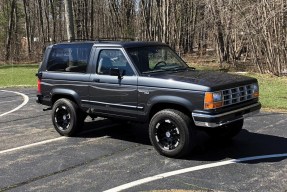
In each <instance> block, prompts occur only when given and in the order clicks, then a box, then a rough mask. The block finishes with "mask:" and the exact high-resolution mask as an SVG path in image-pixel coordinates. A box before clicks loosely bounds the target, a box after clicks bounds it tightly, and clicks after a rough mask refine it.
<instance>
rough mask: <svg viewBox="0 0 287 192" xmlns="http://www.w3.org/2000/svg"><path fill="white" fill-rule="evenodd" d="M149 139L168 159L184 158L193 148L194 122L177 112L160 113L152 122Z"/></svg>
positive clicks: (169, 110)
mask: <svg viewBox="0 0 287 192" xmlns="http://www.w3.org/2000/svg"><path fill="white" fill-rule="evenodd" d="M149 137H150V140H151V143H152V144H153V146H154V148H155V149H156V150H157V151H158V152H159V153H160V154H162V155H164V156H167V157H176V158H179V157H183V156H185V155H187V154H188V153H189V152H190V151H191V149H192V147H193V143H194V139H193V138H194V130H193V126H192V121H191V119H190V118H189V117H188V116H187V115H186V114H184V113H182V112H180V111H177V110H173V109H165V110H162V111H159V112H158V113H156V114H155V115H154V116H153V117H152V119H151V121H150V124H149Z"/></svg>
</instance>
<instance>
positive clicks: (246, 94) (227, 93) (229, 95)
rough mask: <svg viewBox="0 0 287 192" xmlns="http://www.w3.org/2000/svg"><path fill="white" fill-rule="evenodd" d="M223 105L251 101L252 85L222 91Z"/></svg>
mask: <svg viewBox="0 0 287 192" xmlns="http://www.w3.org/2000/svg"><path fill="white" fill-rule="evenodd" d="M222 95H223V105H224V106H227V105H233V104H236V103H241V102H244V101H247V100H250V99H252V85H244V86H240V87H235V88H231V89H226V90H223V91H222Z"/></svg>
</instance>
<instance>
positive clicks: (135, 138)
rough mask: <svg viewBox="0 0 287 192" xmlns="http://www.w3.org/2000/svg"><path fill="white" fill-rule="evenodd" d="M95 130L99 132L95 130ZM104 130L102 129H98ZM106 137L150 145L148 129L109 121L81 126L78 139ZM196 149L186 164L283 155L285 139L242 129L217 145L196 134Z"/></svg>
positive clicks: (200, 132) (284, 152)
mask: <svg viewBox="0 0 287 192" xmlns="http://www.w3.org/2000/svg"><path fill="white" fill-rule="evenodd" d="M97 127H99V129H98V128H97ZM102 127H104V128H102ZM103 136H107V137H109V138H113V139H119V140H123V141H128V142H133V143H138V144H142V145H151V143H150V140H149V135H148V126H147V125H141V124H129V123H113V122H111V121H109V120H101V121H93V122H85V126H84V130H83V132H82V133H80V134H79V135H78V137H83V138H96V137H103ZM196 139H197V141H196V146H195V147H194V149H193V151H192V152H191V153H190V155H189V156H187V158H185V159H186V160H199V161H210V162H214V161H221V160H224V159H226V158H228V159H230V158H231V159H239V158H244V157H253V156H261V155H272V154H286V153H287V138H285V137H279V136H274V135H265V134H262V133H253V132H249V131H247V130H245V129H243V130H242V131H241V132H240V134H239V135H237V136H236V137H235V138H233V140H230V141H218V140H213V139H211V138H210V137H208V136H207V135H206V134H205V133H204V132H203V131H198V134H197V137H196ZM284 159H287V157H284V158H272V159H262V160H256V161H250V162H248V163H260V162H278V161H281V160H284Z"/></svg>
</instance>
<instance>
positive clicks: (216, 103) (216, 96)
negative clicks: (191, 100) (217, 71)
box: [204, 91, 223, 109]
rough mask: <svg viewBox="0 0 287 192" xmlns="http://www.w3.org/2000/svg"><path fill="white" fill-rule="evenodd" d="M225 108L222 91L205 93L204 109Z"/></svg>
mask: <svg viewBox="0 0 287 192" xmlns="http://www.w3.org/2000/svg"><path fill="white" fill-rule="evenodd" d="M222 106H223V95H222V91H215V92H205V96H204V109H217V108H220V107H222Z"/></svg>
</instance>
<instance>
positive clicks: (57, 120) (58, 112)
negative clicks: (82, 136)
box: [52, 98, 86, 136]
mask: <svg viewBox="0 0 287 192" xmlns="http://www.w3.org/2000/svg"><path fill="white" fill-rule="evenodd" d="M85 117H86V115H84V114H83V113H81V112H80V110H79V108H78V106H77V105H76V103H74V102H73V101H71V100H69V99H65V98H63V99H59V100H57V101H56V102H55V103H54V105H53V108H52V122H53V124H54V127H55V129H56V131H57V132H58V133H59V134H60V135H64V136H73V135H75V134H76V133H77V131H78V130H79V128H80V126H81V125H82V124H83V122H84V119H85Z"/></svg>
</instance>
